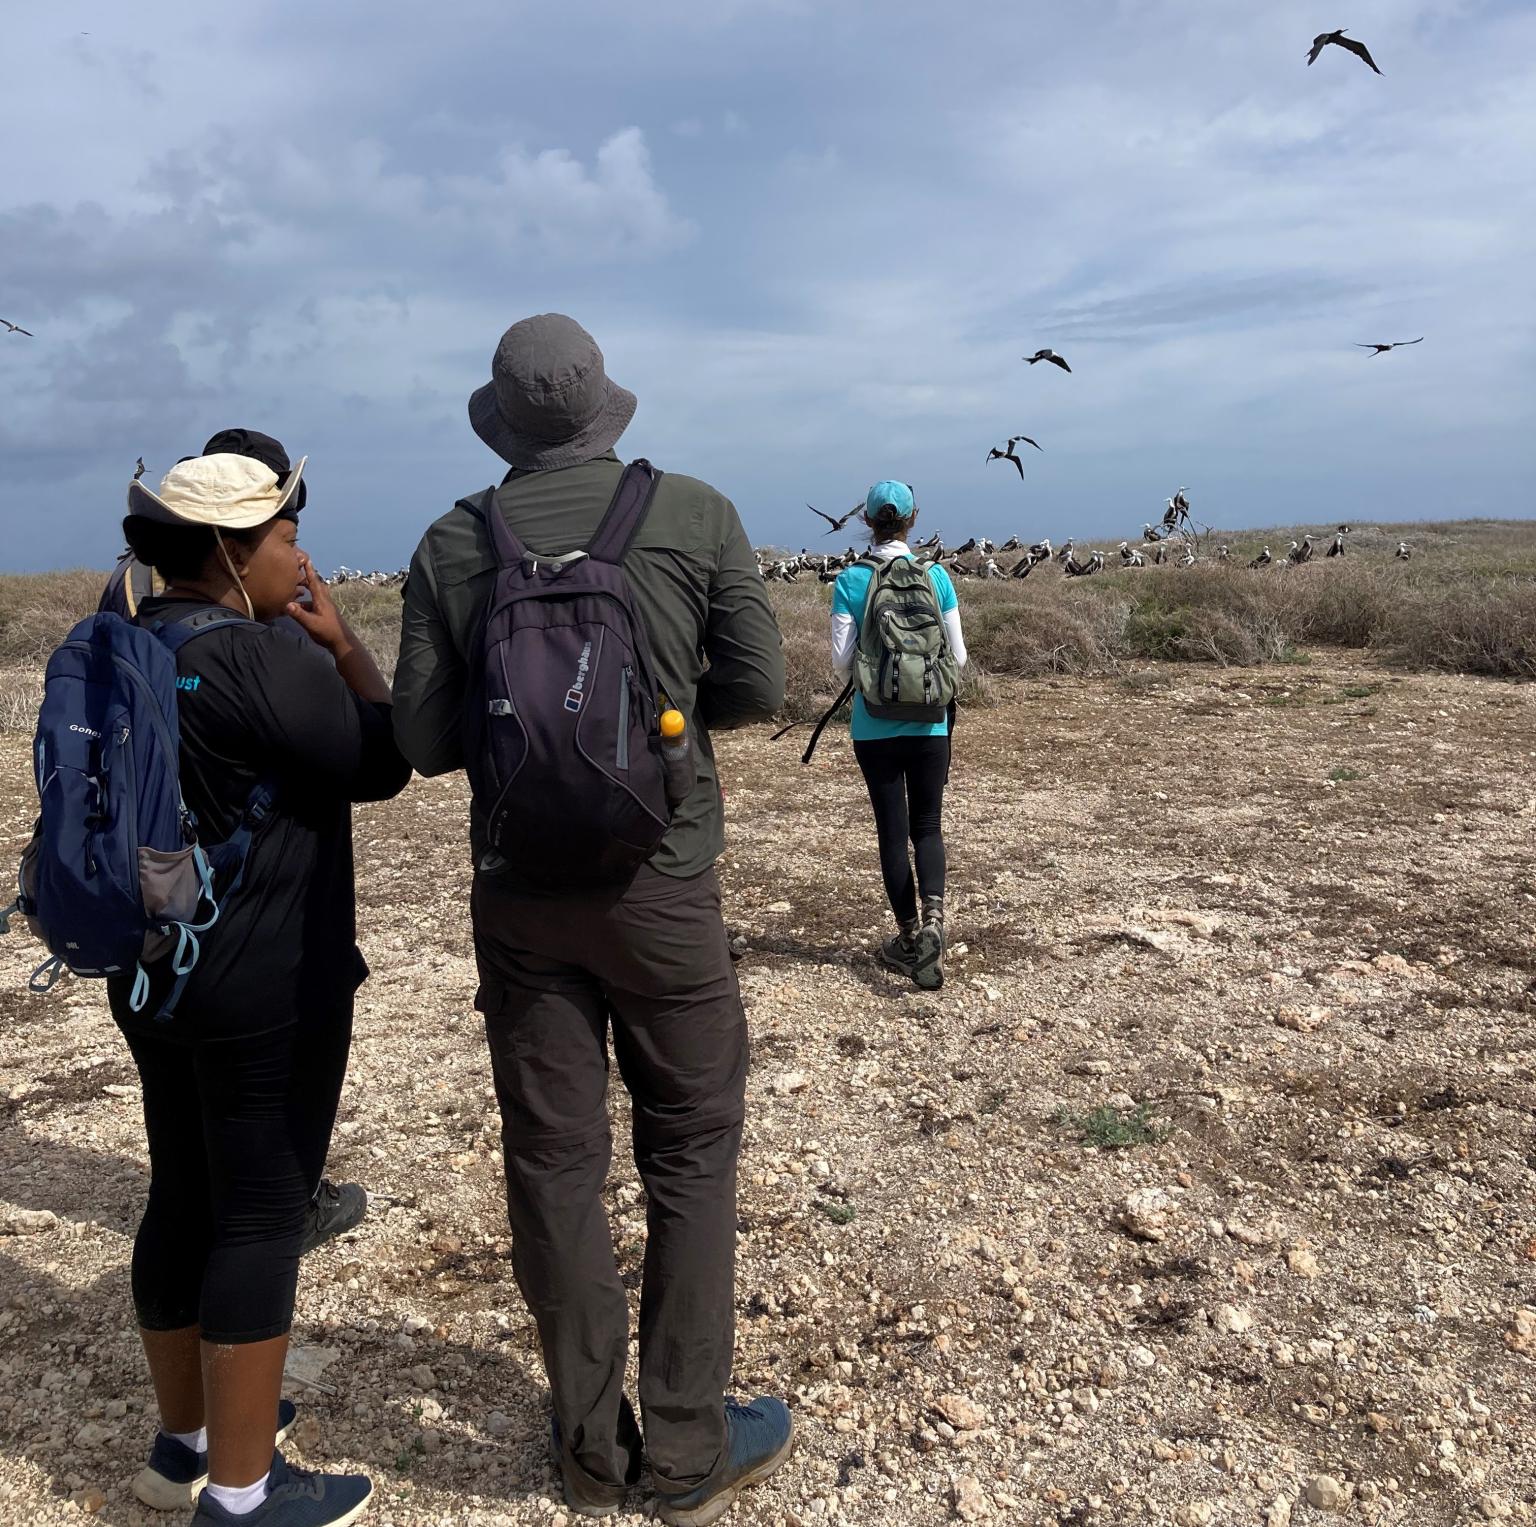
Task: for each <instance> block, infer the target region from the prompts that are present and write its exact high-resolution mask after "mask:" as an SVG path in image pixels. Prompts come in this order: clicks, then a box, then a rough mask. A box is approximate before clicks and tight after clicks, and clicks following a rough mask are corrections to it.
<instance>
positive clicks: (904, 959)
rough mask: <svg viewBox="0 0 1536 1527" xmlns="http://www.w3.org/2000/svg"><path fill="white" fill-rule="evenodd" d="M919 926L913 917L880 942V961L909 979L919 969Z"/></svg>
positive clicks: (888, 968) (887, 967)
mask: <svg viewBox="0 0 1536 1527" xmlns="http://www.w3.org/2000/svg"><path fill="white" fill-rule="evenodd" d="M918 927H919V924H918V921H917V919H916V918H913V919H912V921H911V922H909V923H903V924H902V925H901V929H900V931H899V932H897V933H894V934H892V935H891V937H890V938H888V939H883V940H882V941H881V944H880V963H881V964H882V965H884V966H885V968H886V969H887V970H894V971H895V972H896V973H897V974H898V975H903V976H906V977H907V978H908V980H911V979H912V978H913V973H914V972H915V971H916V969H917V935H918Z"/></svg>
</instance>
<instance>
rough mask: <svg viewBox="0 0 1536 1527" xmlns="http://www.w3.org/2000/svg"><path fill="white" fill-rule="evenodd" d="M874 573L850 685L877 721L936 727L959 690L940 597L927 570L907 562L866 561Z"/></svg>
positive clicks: (893, 560) (908, 560)
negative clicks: (912, 723) (862, 698)
mask: <svg viewBox="0 0 1536 1527" xmlns="http://www.w3.org/2000/svg"><path fill="white" fill-rule="evenodd" d="M863 565H864V566H866V567H870V568H872V569H873V570H874V576H873V577H872V578H871V579H870V582H869V597H868V599H867V600H866V602H865V605H864V619H863V621H862V622H861V624H860V626H859V646H858V652H857V654H856V655H855V658H854V664H853V681H854V684H855V685H856V686H857V688H858V691H859V693H860V694H861V695H863V696H864V707H865V709H866V710H867V711H868V712H869V714H870V715H871V716H873V717H874V718H875V719H876V720H877V721H920V722H926V723H928V724H930V725H937V724H938V723H939V722H941V721H943V720H944V719H945V716H946V714H947V713H948V710H949V704H950V701H952V700H953V699H954V698H955V694H956V692H957V691H958V690H959V688H960V670H959V668H958V667H957V666H956V664H955V655H954V653H953V652H951V651H950V648H949V635H948V633H947V632H946V631H945V629H944V616H943V613H942V612H941V611H940V609H939V596H938V593H937V592H936V591H935V589H934V586H933V580H932V579H931V578H930V577H929V576H928V568H927V567H926V566H925V565H923V564H921V563H919V562H916V561H914V560H913V559H912V558H911V557H893V558H892V559H891V560H890V561H888V562H876V561H875V560H874V559H873V558H865V559H864V563H863Z"/></svg>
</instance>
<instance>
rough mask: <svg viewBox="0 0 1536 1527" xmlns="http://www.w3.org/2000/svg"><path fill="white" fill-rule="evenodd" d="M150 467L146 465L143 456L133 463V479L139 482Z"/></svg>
mask: <svg viewBox="0 0 1536 1527" xmlns="http://www.w3.org/2000/svg"><path fill="white" fill-rule="evenodd" d="M148 470H149V469H148V468H147V467H146V466H145V465H144V458H143V457H142V456H140V457H139V459H138V460H137V461H136V462H134V464H133V480H134V481H135V482H137V481H138V480H139V479H140V478H141V477H142V476H143V475H144V474H145V472H146V471H148Z"/></svg>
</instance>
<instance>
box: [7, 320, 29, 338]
mask: <svg viewBox="0 0 1536 1527" xmlns="http://www.w3.org/2000/svg"><path fill="white" fill-rule="evenodd" d="M0 325H3V326H4V328H5V331H6V333H7V334H25V335H26V337H27V338H28V339H36V338H37V335H35V334H34V333H33V332H32V331H31V329H24V328H22V326H21V325H20V324H19V323H12V322H11V320H10V319H9V318H0Z"/></svg>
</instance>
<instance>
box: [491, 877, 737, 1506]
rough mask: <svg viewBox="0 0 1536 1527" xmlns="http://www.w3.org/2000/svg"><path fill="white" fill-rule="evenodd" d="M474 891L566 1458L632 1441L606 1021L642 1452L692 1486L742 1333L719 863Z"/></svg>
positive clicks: (514, 1190)
mask: <svg viewBox="0 0 1536 1527" xmlns="http://www.w3.org/2000/svg"><path fill="white" fill-rule="evenodd" d="M473 910H474V926H475V951H476V956H477V959H478V961H479V966H480V993H479V996H478V998H477V1001H476V1005H477V1006H478V1007H479V1008H480V1010H481V1012H483V1013H484V1015H485V1030H486V1037H487V1039H488V1040H489V1042H490V1049H491V1067H492V1071H493V1074H494V1076H495V1082H496V1097H497V1101H498V1103H499V1104H500V1107H501V1128H502V1147H503V1151H504V1153H505V1157H506V1173H507V1211H508V1220H509V1222H510V1224H511V1227H512V1263H513V1270H514V1273H515V1274H516V1277H517V1282H518V1287H519V1288H520V1289H521V1290H522V1293H523V1298H524V1299H525V1300H526V1301H527V1303H528V1308H529V1309H530V1310H531V1311H532V1312H533V1316H534V1319H535V1320H536V1321H537V1322H538V1328H539V1339H540V1342H541V1343H542V1345H543V1349H544V1366H545V1368H546V1370H547V1372H548V1374H549V1383H550V1389H551V1391H552V1393H553V1397H554V1409H555V1418H556V1420H557V1421H558V1423H559V1427H560V1435H561V1441H562V1453H563V1458H564V1463H565V1466H566V1468H567V1469H569V1467H570V1466H571V1463H572V1462H573V1461H574V1463H575V1464H576V1465H577V1466H578V1467H579V1468H580V1469H582V1470H584V1471H585V1473H586V1474H587V1475H588V1476H589V1478H590V1479H591V1480H592V1481H593V1482H595V1483H598V1484H608V1485H612V1484H619V1483H622V1482H623V1481H624V1480H625V1477H626V1472H627V1471H628V1470H629V1469H630V1468H631V1464H632V1461H633V1454H632V1449H633V1447H634V1442H635V1439H634V1437H633V1428H634V1423H633V1419H632V1416H631V1414H630V1411H629V1407H628V1405H627V1404H626V1403H624V1368H625V1358H626V1355H627V1352H628V1344H629V1310H628V1305H627V1303H626V1300H625V1293H624V1286H623V1284H622V1283H621V1282H620V1280H619V1272H618V1267H617V1265H616V1262H615V1259H614V1250H613V1238H612V1233H611V1231H610V1228H609V1224H608V1216H607V1213H606V1211H605V1209H604V1206H603V1200H602V1190H603V1183H604V1180H605V1178H606V1177H607V1173H608V1164H609V1159H610V1155H611V1151H612V1136H611V1133H610V1130H609V1122H608V1105H607V1091H608V1030H609V1027H610V1025H611V1027H612V1031H613V1054H614V1056H615V1057H616V1058H617V1060H618V1063H619V1074H620V1075H621V1076H622V1077H623V1080H624V1085H625V1086H626V1087H627V1088H628V1089H629V1093H630V1096H631V1098H632V1099H633V1100H634V1153H635V1165H636V1166H637V1167H638V1168H639V1171H640V1176H641V1179H642V1181H643V1182H644V1184H645V1189H646V1194H647V1199H648V1203H647V1233H648V1238H647V1241H646V1250H645V1268H644V1274H643V1282H642V1284H641V1294H640V1386H639V1393H640V1405H641V1413H642V1416H643V1420H644V1426H645V1444H646V1452H647V1454H648V1456H649V1459H650V1464H651V1472H652V1475H653V1477H654V1479H655V1481H656V1483H657V1485H658V1486H659V1487H660V1488H662V1489H664V1490H666V1491H668V1492H674V1491H683V1490H687V1489H689V1488H691V1487H692V1486H694V1485H696V1484H698V1483H699V1482H701V1481H702V1480H703V1479H704V1478H705V1477H706V1476H707V1475H708V1474H709V1473H710V1471H711V1470H712V1469H713V1468H714V1466H715V1463H716V1461H717V1459H718V1457H719V1455H720V1452H721V1449H722V1447H723V1445H724V1435H725V1434H724V1411H723V1407H724V1400H725V1388H726V1384H727V1382H728V1380H729V1378H730V1372H731V1358H732V1349H733V1346H734V1341H735V1263H736V1159H737V1156H738V1154H739V1152H740V1148H741V1126H742V1111H743V1095H744V1091H745V1084H746V1071H747V1028H746V1018H745V1015H744V1014H743V1012H742V1007H741V995H740V991H739V989H738V987H737V984H736V975H735V972H734V970H733V969H732V966H731V958H730V953H729V950H728V948H727V945H726V935H725V925H724V923H723V921H722V919H721V915H720V885H719V880H718V878H717V877H716V874H715V872H714V870H712V869H711V870H708V871H706V872H705V873H704V874H702V875H699V876H696V877H694V878H693V879H691V880H676V879H673V878H671V877H669V876H666V875H662V874H660V873H658V872H657V871H654V870H651V869H643V870H642V871H641V872H640V875H639V877H638V878H637V879H636V881H635V882H634V884H633V885H632V886H631V887H630V888H629V890H627V891H626V892H624V894H623V895H622V896H620V897H618V898H617V899H615V898H613V897H611V896H610V897H607V898H602V897H582V898H573V897H571V898H557V899H545V898H534V897H529V896H524V895H520V894H519V893H518V892H517V891H516V890H515V889H512V888H509V887H507V886H506V885H505V884H504V883H498V882H497V881H496V880H495V879H493V878H491V877H488V876H484V875H477V876H476V877H475V887H474V898H473Z"/></svg>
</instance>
